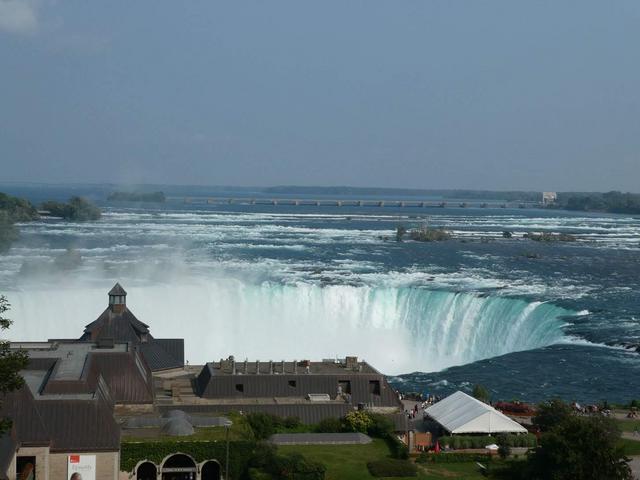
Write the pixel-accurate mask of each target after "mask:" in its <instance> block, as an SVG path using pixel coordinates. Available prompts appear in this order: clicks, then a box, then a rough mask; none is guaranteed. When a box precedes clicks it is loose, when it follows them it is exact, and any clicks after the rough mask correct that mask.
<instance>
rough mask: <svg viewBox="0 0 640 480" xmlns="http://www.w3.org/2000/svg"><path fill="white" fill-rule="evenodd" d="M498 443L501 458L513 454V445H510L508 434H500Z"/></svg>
mask: <svg viewBox="0 0 640 480" xmlns="http://www.w3.org/2000/svg"><path fill="white" fill-rule="evenodd" d="M496 443H497V444H498V455H500V458H502V459H503V460H504V459H505V458H507V457H508V456H509V455H511V447H510V446H509V438H508V437H507V435H505V434H504V433H503V434H501V435H498V441H497V442H496Z"/></svg>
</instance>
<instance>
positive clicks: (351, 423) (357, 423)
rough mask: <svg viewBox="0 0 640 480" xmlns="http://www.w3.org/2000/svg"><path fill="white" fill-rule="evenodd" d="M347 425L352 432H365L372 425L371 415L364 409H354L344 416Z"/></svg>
mask: <svg viewBox="0 0 640 480" xmlns="http://www.w3.org/2000/svg"><path fill="white" fill-rule="evenodd" d="M344 420H345V423H346V424H347V427H348V429H349V430H350V431H352V432H361V433H367V431H368V430H369V427H371V425H373V420H372V419H371V415H370V414H369V413H368V412H366V411H365V410H354V411H352V412H349V413H347V414H346V415H345V417H344Z"/></svg>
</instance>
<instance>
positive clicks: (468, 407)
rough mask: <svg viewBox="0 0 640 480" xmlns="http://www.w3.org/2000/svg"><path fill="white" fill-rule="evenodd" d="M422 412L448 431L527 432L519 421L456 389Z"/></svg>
mask: <svg viewBox="0 0 640 480" xmlns="http://www.w3.org/2000/svg"><path fill="white" fill-rule="evenodd" d="M426 413H427V415H429V416H430V417H431V418H433V419H434V420H435V421H436V422H438V423H439V424H440V425H442V426H443V427H444V429H445V430H447V431H449V432H451V433H452V434H459V433H485V434H487V433H527V429H526V428H524V427H523V426H522V425H520V424H519V423H517V422H514V421H513V420H511V419H510V418H509V417H507V416H506V415H504V414H502V413H500V412H499V411H497V410H496V409H495V408H493V407H491V406H490V405H487V404H486V403H483V402H481V401H480V400H476V399H475V398H473V397H471V396H469V395H467V394H466V393H464V392H461V391H459V390H458V391H457V392H456V393H454V394H452V395H449V396H448V397H447V398H445V399H443V400H441V401H439V402H438V403H436V404H435V405H432V406H431V407H429V408H427V409H426Z"/></svg>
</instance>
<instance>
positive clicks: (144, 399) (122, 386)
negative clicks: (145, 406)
mask: <svg viewBox="0 0 640 480" xmlns="http://www.w3.org/2000/svg"><path fill="white" fill-rule="evenodd" d="M137 355H138V354H136V353H133V352H127V353H120V352H114V353H101V352H99V351H97V352H93V353H91V354H90V355H89V383H90V385H92V386H94V384H95V382H97V379H98V376H99V375H101V376H102V378H103V379H104V381H105V383H106V384H107V387H108V389H109V394H110V395H111V398H112V399H113V401H114V402H115V403H128V404H131V403H153V387H152V380H151V372H150V371H149V370H148V369H146V368H145V367H146V366H145V365H144V363H142V362H138V361H137V360H136V357H137ZM94 389H95V387H94Z"/></svg>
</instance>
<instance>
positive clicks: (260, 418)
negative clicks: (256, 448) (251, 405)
mask: <svg viewBox="0 0 640 480" xmlns="http://www.w3.org/2000/svg"><path fill="white" fill-rule="evenodd" d="M246 418H247V422H249V426H250V427H251V430H253V434H254V436H255V437H256V439H257V440H266V439H267V438H269V437H270V436H271V435H273V434H274V433H276V431H277V427H278V425H279V424H280V422H281V419H280V418H278V417H276V416H275V415H270V414H268V413H262V412H253V413H249V414H247V416H246Z"/></svg>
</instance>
